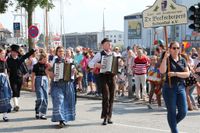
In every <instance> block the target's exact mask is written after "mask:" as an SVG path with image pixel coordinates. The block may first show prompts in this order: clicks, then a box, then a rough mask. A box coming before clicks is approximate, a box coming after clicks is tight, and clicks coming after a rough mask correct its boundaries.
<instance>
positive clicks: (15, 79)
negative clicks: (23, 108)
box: [7, 44, 36, 111]
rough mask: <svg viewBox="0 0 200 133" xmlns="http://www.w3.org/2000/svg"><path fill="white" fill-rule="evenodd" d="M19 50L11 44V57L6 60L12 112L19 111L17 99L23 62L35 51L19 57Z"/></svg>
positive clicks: (23, 71) (33, 50)
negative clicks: (12, 103) (12, 106)
mask: <svg viewBox="0 0 200 133" xmlns="http://www.w3.org/2000/svg"><path fill="white" fill-rule="evenodd" d="M19 49H20V47H19V46H18V45H15V44H13V45H12V46H11V55H10V57H8V58H7V64H8V73H9V79H10V85H11V89H12V92H13V101H14V111H18V110H19V104H18V98H19V97H20V90H21V87H22V83H23V75H24V74H25V73H26V72H25V69H24V68H25V67H24V65H23V64H24V61H25V59H27V58H28V57H29V56H31V55H32V54H33V53H34V52H35V51H36V50H35V49H32V50H31V51H29V52H28V53H26V54H25V55H22V56H21V55H20V52H19ZM27 72H28V71H27Z"/></svg>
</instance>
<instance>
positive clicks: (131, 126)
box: [78, 119, 187, 133]
mask: <svg viewBox="0 0 200 133" xmlns="http://www.w3.org/2000/svg"><path fill="white" fill-rule="evenodd" d="M78 121H85V122H86V121H87V122H88V121H90V122H91V121H93V120H86V119H79V120H78ZM93 122H96V121H93ZM113 125H116V126H123V127H129V128H138V129H144V130H152V131H159V132H167V133H170V131H169V130H162V129H157V128H150V127H141V126H134V125H127V124H122V123H114V124H113ZM180 133H187V132H180Z"/></svg>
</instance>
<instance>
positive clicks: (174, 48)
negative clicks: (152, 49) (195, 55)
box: [172, 47, 180, 50]
mask: <svg viewBox="0 0 200 133" xmlns="http://www.w3.org/2000/svg"><path fill="white" fill-rule="evenodd" d="M172 49H173V50H176V49H177V50H179V49H180V48H179V47H172Z"/></svg>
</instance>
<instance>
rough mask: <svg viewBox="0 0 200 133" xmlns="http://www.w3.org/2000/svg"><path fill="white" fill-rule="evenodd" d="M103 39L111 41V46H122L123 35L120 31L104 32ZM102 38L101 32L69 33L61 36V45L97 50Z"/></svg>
mask: <svg viewBox="0 0 200 133" xmlns="http://www.w3.org/2000/svg"><path fill="white" fill-rule="evenodd" d="M105 37H106V38H109V39H110V40H111V41H112V42H111V43H112V44H113V46H115V45H122V46H123V45H124V33H123V32H122V31H117V30H110V31H105ZM103 38H104V37H103V33H102V32H87V33H69V34H64V35H63V36H62V44H63V46H64V47H66V48H67V47H72V48H75V47H77V46H83V47H88V48H91V49H94V50H99V49H100V46H101V45H100V44H101V41H102V40H103Z"/></svg>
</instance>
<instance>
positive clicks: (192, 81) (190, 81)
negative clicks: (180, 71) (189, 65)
mask: <svg viewBox="0 0 200 133" xmlns="http://www.w3.org/2000/svg"><path fill="white" fill-rule="evenodd" d="M196 83H197V80H196V78H195V77H194V75H193V73H191V72H190V76H189V77H188V78H186V79H185V85H186V87H188V86H192V85H194V84H196Z"/></svg>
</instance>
